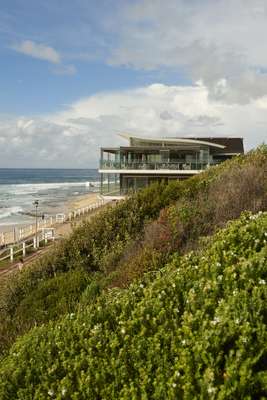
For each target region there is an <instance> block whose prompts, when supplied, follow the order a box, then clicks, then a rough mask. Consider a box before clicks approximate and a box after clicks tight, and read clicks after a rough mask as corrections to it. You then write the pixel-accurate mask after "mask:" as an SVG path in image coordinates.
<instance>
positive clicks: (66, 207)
mask: <svg viewBox="0 0 267 400" xmlns="http://www.w3.org/2000/svg"><path fill="white" fill-rule="evenodd" d="M99 196H100V192H89V193H86V194H82V195H79V196H76V197H73V198H70V199H66V201H64V202H62V203H61V204H60V205H59V206H58V207H57V209H58V210H57V213H58V214H59V213H62V214H65V215H66V216H67V215H68V213H70V212H72V211H75V210H77V209H79V208H83V207H87V206H90V205H92V204H94V203H96V202H97V201H98V200H99ZM57 213H54V214H53V215H56V214H57ZM51 215H52V214H51ZM49 216H50V214H49ZM34 223H35V220H34V219H32V222H30V221H29V222H26V223H23V222H22V223H20V222H18V223H14V222H13V223H12V222H11V223H10V224H6V223H5V224H3V225H1V223H0V234H1V233H7V232H12V231H14V229H15V230H18V229H20V228H23V227H26V226H29V225H32V224H34Z"/></svg>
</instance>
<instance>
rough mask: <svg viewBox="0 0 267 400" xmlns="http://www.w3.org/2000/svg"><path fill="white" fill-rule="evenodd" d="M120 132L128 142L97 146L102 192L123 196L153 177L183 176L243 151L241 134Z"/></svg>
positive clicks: (143, 185) (141, 186)
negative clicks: (152, 135) (145, 135)
mask: <svg viewBox="0 0 267 400" xmlns="http://www.w3.org/2000/svg"><path fill="white" fill-rule="evenodd" d="M120 136H121V137H123V138H124V139H127V140H128V141H129V144H128V146H120V147H110V148H109V147H108V148H101V160H100V168H99V173H100V176H101V194H102V195H107V196H123V195H125V194H127V193H129V192H132V191H136V190H138V189H140V188H143V187H145V186H147V185H149V184H150V183H152V182H155V181H161V180H164V181H170V180H172V179H185V178H188V177H190V176H192V175H195V174H198V173H200V172H202V171H203V170H205V169H207V168H209V167H210V166H212V165H215V164H218V163H221V162H222V161H225V160H227V159H229V158H232V157H234V156H236V155H238V154H242V153H244V147H243V139H242V138H231V137H229V138H228V137H227V138H226V137H205V138H203V137H201V138H200V137H198V138H191V137H190V138H184V137H180V138H167V137H166V138H143V137H136V136H130V135H127V134H121V135H120Z"/></svg>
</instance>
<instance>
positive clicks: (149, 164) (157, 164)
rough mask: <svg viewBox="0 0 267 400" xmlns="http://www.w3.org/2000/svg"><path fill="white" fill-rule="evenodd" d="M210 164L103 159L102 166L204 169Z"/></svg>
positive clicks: (146, 168)
mask: <svg viewBox="0 0 267 400" xmlns="http://www.w3.org/2000/svg"><path fill="white" fill-rule="evenodd" d="M209 166H210V164H209V163H197V162H190V163H189V162H153V163H152V162H127V163H124V162H116V161H110V160H102V161H101V162H100V168H102V169H107V170H110V169H142V170H161V169H171V170H199V171H201V170H204V169H206V168H208V167H209Z"/></svg>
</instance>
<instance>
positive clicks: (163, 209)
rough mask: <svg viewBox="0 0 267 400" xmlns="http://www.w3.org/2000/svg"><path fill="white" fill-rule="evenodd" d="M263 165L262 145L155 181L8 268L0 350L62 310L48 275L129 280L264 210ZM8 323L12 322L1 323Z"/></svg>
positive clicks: (0, 301) (266, 158)
mask: <svg viewBox="0 0 267 400" xmlns="http://www.w3.org/2000/svg"><path fill="white" fill-rule="evenodd" d="M266 169H267V151H266V147H264V146H263V147H262V148H261V149H258V150H256V151H253V152H251V153H249V154H247V155H245V156H240V157H236V158H235V159H233V160H230V161H227V162H225V163H223V164H221V165H219V166H216V167H214V168H210V169H209V170H207V171H206V172H205V173H203V174H199V175H197V176H195V177H193V178H190V179H188V180H185V181H173V182H172V183H170V184H169V185H167V186H166V185H165V184H163V183H162V184H155V185H152V186H150V187H148V188H147V189H145V190H142V191H140V192H138V193H136V194H134V195H133V196H132V197H130V198H128V199H126V200H125V201H123V202H121V203H120V204H118V205H116V206H110V207H108V208H107V209H106V210H104V211H103V212H100V213H99V214H97V215H96V216H95V217H94V218H92V220H90V222H89V221H87V222H85V223H84V224H83V225H81V226H80V227H78V228H76V229H75V230H74V231H73V233H72V234H71V235H70V237H69V238H67V239H65V240H63V241H62V242H61V243H59V244H58V245H57V246H56V248H55V250H54V251H52V252H50V253H49V254H47V255H46V256H44V257H43V258H42V259H40V260H38V261H37V262H35V263H34V264H33V265H31V266H30V267H27V269H25V271H23V273H21V274H17V275H16V276H14V275H12V277H11V279H10V281H9V282H8V283H7V285H6V287H5V289H4V290H3V291H2V293H1V295H0V307H1V310H2V313H1V317H0V339H1V340H0V342H1V344H0V350H1V348H6V347H7V343H8V345H9V344H10V342H11V341H12V340H13V339H14V337H16V336H17V335H19V334H21V333H23V332H25V330H26V329H29V328H30V327H31V326H32V324H33V323H35V322H36V323H39V322H40V321H42V322H45V321H49V320H50V319H51V318H56V311H57V310H58V311H59V313H58V316H59V317H60V316H61V315H62V309H63V306H62V309H60V308H58V309H57V307H55V308H53V305H52V301H51V302H50V303H47V302H46V301H47V300H46V295H45V293H46V292H45V287H46V284H45V281H46V280H48V282H49V280H51V279H53V278H54V276H55V274H60V273H63V274H66V279H68V278H67V276H68V274H69V273H71V271H76V270H77V271H81V270H83V271H85V272H86V273H88V276H89V277H90V276H95V274H96V273H98V274H99V276H101V278H99V279H98V280H97V282H98V283H97V284H99V287H100V289H103V288H105V287H114V286H120V287H124V286H128V285H129V284H130V283H131V282H132V281H133V280H134V279H137V278H138V277H140V276H142V274H143V273H144V272H146V271H155V270H157V269H159V268H161V266H162V265H163V264H164V263H166V262H167V261H168V260H169V258H170V257H171V256H172V254H173V253H175V252H179V253H185V252H186V251H188V250H190V249H192V248H198V247H199V246H200V245H201V243H204V241H203V236H207V235H210V234H212V233H213V232H214V231H216V229H218V228H219V227H221V226H224V224H225V223H226V222H227V221H228V220H229V219H232V218H237V217H238V216H239V215H240V213H241V212H242V211H244V210H250V211H253V212H257V211H258V210H265V209H267V186H266V185H267V183H266V179H265V175H264V174H265V171H266ZM200 239H201V240H200ZM100 280H102V282H101V283H100ZM48 285H49V284H48ZM39 289H40V290H39ZM35 292H37V293H38V294H39V300H38V302H39V306H38V307H39V308H38V315H39V316H38V318H37V316H35V315H33V316H32V318H29V317H28V316H27V312H25V313H24V311H23V310H24V309H26V308H25V307H24V304H31V302H32V298H33V295H32V293H35ZM82 292H83V286H81V288H78V287H77V302H78V296H80V294H81V293H82ZM42 295H43V297H44V298H43V299H41V296H42ZM62 295H63V297H64V294H63V293H62ZM59 296H60V294H59V295H58V298H57V300H56V301H57V302H59V303H60V300H59ZM89 298H90V296H89V297H88V299H89ZM63 304H64V300H63ZM42 305H43V307H44V308H43V309H42ZM50 306H51V312H50V310H48V309H47V307H50ZM65 309H67V307H66V308H65ZM40 315H42V318H43V319H41V318H40ZM51 316H52V317H51ZM7 325H8V326H9V327H10V326H11V325H12V328H10V329H6V326H7ZM1 327H4V329H2V328H1ZM9 331H11V332H12V333H11V334H10V333H9ZM7 335H9V336H10V337H6V336H7Z"/></svg>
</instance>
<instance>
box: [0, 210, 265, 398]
mask: <svg viewBox="0 0 267 400" xmlns="http://www.w3.org/2000/svg"><path fill="white" fill-rule="evenodd" d="M266 243H267V213H262V212H259V213H257V214H251V213H244V214H242V216H241V217H240V218H239V219H238V220H235V221H233V222H231V223H228V225H227V227H226V228H225V229H222V230H220V231H219V232H217V233H216V234H215V235H214V237H212V238H210V239H208V240H207V241H206V246H205V248H203V249H202V250H200V251H191V252H189V253H188V254H186V255H183V256H181V255H179V254H177V253H176V254H173V255H172V259H171V261H170V262H169V263H168V264H167V265H166V266H162V268H160V269H159V270H158V271H154V272H153V273H147V274H146V275H145V276H144V277H143V279H142V280H140V281H138V282H135V283H133V284H132V285H130V287H129V288H128V289H115V288H114V289H112V290H109V291H108V292H104V293H102V294H101V295H100V296H99V297H98V298H96V301H95V304H94V305H91V306H88V307H87V308H86V309H84V310H82V311H80V312H76V313H68V314H67V315H66V316H65V317H64V318H62V320H60V321H57V322H50V323H49V324H47V325H43V326H41V327H38V328H35V329H33V330H31V332H29V333H28V334H27V335H25V336H24V337H21V338H20V339H18V340H17V342H16V344H15V345H13V346H12V348H11V349H10V352H9V355H8V356H7V357H6V358H5V359H4V360H3V362H2V366H1V368H0V382H1V383H0V397H1V398H2V399H11V398H12V399H47V398H54V399H65V398H68V399H127V400H128V399H166V398H168V399H177V398H182V399H193V398H196V399H263V398H266V396H267V370H266V355H267V331H266V322H267V321H266V315H267V302H266V300H267V287H266V282H267V269H266V264H267V245H266Z"/></svg>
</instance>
